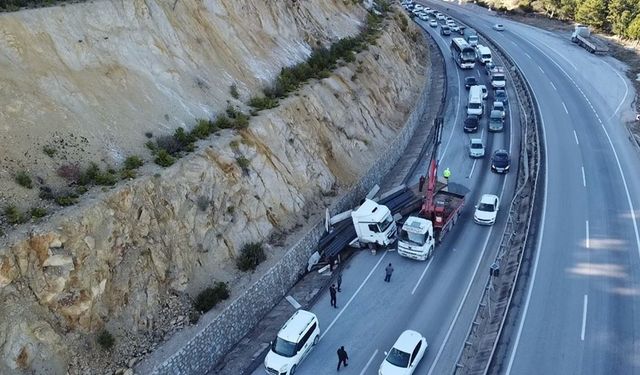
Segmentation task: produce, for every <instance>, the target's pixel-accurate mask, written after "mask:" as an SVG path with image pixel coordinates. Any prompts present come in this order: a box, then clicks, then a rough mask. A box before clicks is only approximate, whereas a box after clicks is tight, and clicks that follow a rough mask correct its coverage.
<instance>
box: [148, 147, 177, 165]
mask: <svg viewBox="0 0 640 375" xmlns="http://www.w3.org/2000/svg"><path fill="white" fill-rule="evenodd" d="M153 161H154V162H155V163H156V164H158V165H159V166H161V167H169V166H171V165H173V163H175V162H176V159H175V158H174V157H173V156H171V155H170V154H169V153H168V152H167V150H165V149H160V150H159V151H158V152H157V153H156V158H155V159H154V160H153Z"/></svg>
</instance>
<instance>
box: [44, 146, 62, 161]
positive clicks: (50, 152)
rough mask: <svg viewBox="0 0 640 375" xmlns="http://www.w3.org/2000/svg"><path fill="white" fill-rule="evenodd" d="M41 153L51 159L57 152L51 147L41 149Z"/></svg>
mask: <svg viewBox="0 0 640 375" xmlns="http://www.w3.org/2000/svg"><path fill="white" fill-rule="evenodd" d="M42 152H44V153H45V155H47V156H48V157H50V158H52V157H54V156H55V154H56V153H57V152H58V150H56V149H55V148H53V146H48V145H47V146H43V147H42Z"/></svg>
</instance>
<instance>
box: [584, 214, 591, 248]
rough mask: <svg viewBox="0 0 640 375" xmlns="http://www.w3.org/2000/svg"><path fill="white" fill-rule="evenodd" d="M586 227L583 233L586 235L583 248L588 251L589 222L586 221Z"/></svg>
mask: <svg viewBox="0 0 640 375" xmlns="http://www.w3.org/2000/svg"><path fill="white" fill-rule="evenodd" d="M585 226H586V228H587V229H586V231H585V235H586V239H585V246H586V248H587V249H588V248H589V246H590V244H589V220H587V221H586V223H585Z"/></svg>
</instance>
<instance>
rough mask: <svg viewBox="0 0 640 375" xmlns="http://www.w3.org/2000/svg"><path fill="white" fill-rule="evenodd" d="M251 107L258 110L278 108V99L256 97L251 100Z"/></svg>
mask: <svg viewBox="0 0 640 375" xmlns="http://www.w3.org/2000/svg"><path fill="white" fill-rule="evenodd" d="M249 105H250V106H251V107H253V108H255V109H257V110H263V109H271V108H275V107H277V106H278V99H277V98H270V97H267V96H254V97H252V98H251V99H249Z"/></svg>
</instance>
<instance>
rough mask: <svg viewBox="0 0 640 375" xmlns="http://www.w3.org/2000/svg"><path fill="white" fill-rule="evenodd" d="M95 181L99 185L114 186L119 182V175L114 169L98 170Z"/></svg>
mask: <svg viewBox="0 0 640 375" xmlns="http://www.w3.org/2000/svg"><path fill="white" fill-rule="evenodd" d="M93 181H94V182H95V184H96V185H99V186H113V185H115V184H116V183H117V182H118V176H117V175H116V173H115V171H114V170H109V171H106V172H98V174H97V175H96V176H95V178H94V180H93Z"/></svg>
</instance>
